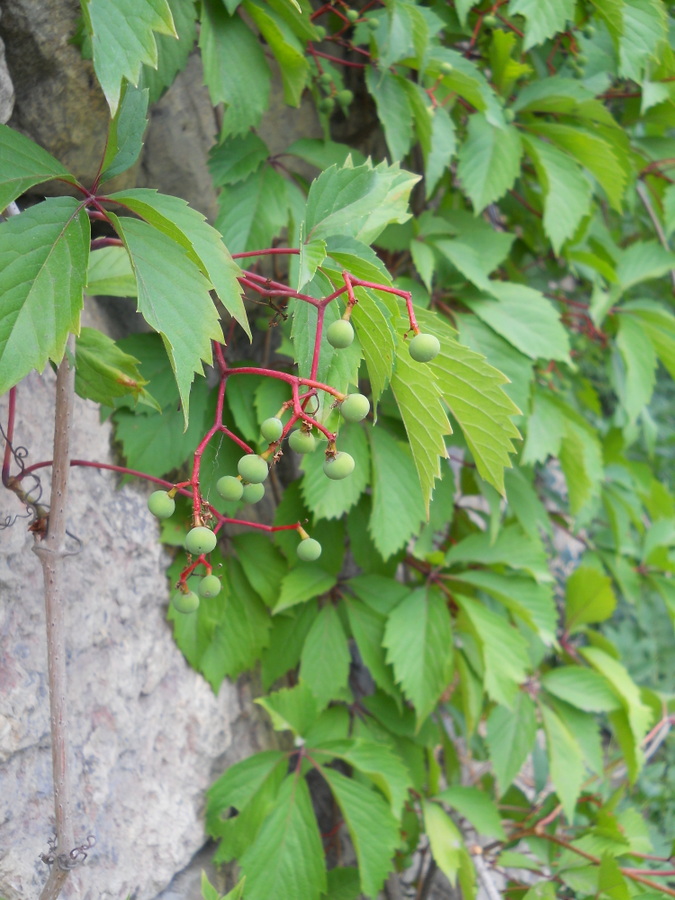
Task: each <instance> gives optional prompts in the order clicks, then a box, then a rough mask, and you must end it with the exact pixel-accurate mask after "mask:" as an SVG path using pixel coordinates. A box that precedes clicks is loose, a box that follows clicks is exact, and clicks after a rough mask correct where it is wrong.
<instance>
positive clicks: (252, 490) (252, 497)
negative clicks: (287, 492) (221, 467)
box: [241, 484, 265, 503]
mask: <svg viewBox="0 0 675 900" xmlns="http://www.w3.org/2000/svg"><path fill="white" fill-rule="evenodd" d="M264 496H265V485H264V484H245V485H244V492H243V494H242V495H241V499H242V500H243V501H244V503H258V502H259V501H260V500H262V498H263V497H264Z"/></svg>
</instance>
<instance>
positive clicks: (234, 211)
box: [215, 165, 288, 253]
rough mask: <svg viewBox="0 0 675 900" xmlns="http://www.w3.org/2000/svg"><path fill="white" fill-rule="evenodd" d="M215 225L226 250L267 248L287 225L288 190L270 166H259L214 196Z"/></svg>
mask: <svg viewBox="0 0 675 900" xmlns="http://www.w3.org/2000/svg"><path fill="white" fill-rule="evenodd" d="M218 207H219V213H218V216H217V218H216V223H215V225H216V228H217V229H218V231H220V233H221V234H222V236H223V241H224V243H225V245H226V247H227V248H228V249H229V251H230V253H243V252H244V251H246V250H259V249H261V248H263V247H269V246H271V245H272V242H273V240H274V238H275V237H277V235H279V234H280V232H281V231H282V229H283V228H285V227H286V226H287V224H288V192H287V187H286V182H285V181H284V179H283V177H282V176H281V175H280V174H279V173H278V172H277V171H276V170H275V169H273V168H272V166H269V165H267V166H261V167H260V168H258V169H257V170H256V171H255V172H253V174H252V175H250V176H249V177H248V178H246V179H245V180H244V181H240V182H238V183H237V184H231V185H227V186H226V187H224V188H223V189H222V190H221V192H220V195H219V197H218Z"/></svg>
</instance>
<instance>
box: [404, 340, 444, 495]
mask: <svg viewBox="0 0 675 900" xmlns="http://www.w3.org/2000/svg"><path fill="white" fill-rule="evenodd" d="M436 365H438V361H436ZM441 385H443V386H445V385H444V382H443V381H441V379H440V378H438V377H437V375H436V373H435V372H434V370H433V368H432V367H429V366H427V365H426V364H424V363H418V362H415V361H414V360H413V359H412V357H411V356H410V354H409V353H408V348H407V347H406V346H405V344H404V342H403V341H402V340H400V339H399V341H398V347H397V356H396V368H395V370H394V373H393V375H392V377H391V389H392V392H393V394H394V397H395V399H396V403H397V404H398V408H399V411H400V413H401V418H402V419H403V424H404V426H405V430H406V433H407V435H408V440H409V442H410V449H411V451H412V455H413V459H414V461H415V468H416V469H417V475H418V477H419V481H420V485H421V486H422V496H423V499H424V505H425V507H426V509H427V510H428V509H429V501H430V499H431V494H432V492H433V489H434V482H435V480H436V479H437V478H440V475H441V467H440V460H441V459H442V458H445V457H446V456H447V452H446V449H445V441H444V435H446V434H451V433H452V428H451V427H450V423H449V421H448V417H447V415H446V413H445V409H444V408H443V403H442V400H441V390H442V388H441Z"/></svg>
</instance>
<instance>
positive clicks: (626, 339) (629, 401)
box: [616, 314, 657, 422]
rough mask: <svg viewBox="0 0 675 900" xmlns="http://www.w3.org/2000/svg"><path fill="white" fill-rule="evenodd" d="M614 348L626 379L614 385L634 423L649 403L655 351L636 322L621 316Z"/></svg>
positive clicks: (626, 316) (655, 357)
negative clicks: (617, 352)
mask: <svg viewBox="0 0 675 900" xmlns="http://www.w3.org/2000/svg"><path fill="white" fill-rule="evenodd" d="M618 319H619V332H618V334H617V337H616V346H617V348H618V350H619V353H620V354H621V358H622V360H623V363H624V366H625V377H624V378H622V379H621V380H620V381H619V382H618V383H617V390H618V393H619V395H620V397H621V403H622V405H623V408H624V409H625V410H626V414H627V415H628V418H629V421H631V422H634V421H635V420H636V419H637V417H638V416H639V415H640V413H641V412H642V410H643V409H644V407H645V406H646V405H647V404H648V403H649V401H650V400H651V398H652V394H653V392H654V387H655V385H656V367H657V356H656V348H655V347H654V344H653V343H652V341H651V340H650V339H649V335H648V334H647V332H646V331H645V329H644V327H643V326H642V323H641V322H640V320H639V319H636V318H635V317H633V316H631V315H630V314H629V315H621V316H619V317H618Z"/></svg>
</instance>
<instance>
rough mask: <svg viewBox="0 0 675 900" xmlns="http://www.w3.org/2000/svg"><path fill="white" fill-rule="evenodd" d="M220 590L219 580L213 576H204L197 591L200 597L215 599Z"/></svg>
mask: <svg viewBox="0 0 675 900" xmlns="http://www.w3.org/2000/svg"><path fill="white" fill-rule="evenodd" d="M221 588H222V585H221V583H220V578H216V576H215V575H205V576H204V577H203V578H202V580H201V581H200V582H199V587H198V588H197V590H198V592H199V596H200V597H208V598H210V597H217V596H218V594H219V593H220V590H221Z"/></svg>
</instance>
